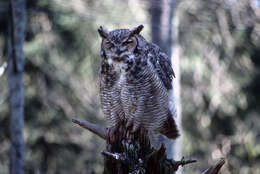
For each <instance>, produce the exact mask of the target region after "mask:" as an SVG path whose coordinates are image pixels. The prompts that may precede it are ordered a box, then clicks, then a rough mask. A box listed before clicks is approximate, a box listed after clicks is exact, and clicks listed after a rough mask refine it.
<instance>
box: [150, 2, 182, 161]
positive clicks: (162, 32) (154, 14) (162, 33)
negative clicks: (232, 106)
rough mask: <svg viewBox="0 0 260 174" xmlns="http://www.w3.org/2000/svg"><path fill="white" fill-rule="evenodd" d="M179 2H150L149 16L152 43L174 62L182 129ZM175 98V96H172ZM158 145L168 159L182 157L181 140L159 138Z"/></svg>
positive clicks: (176, 93)
mask: <svg viewBox="0 0 260 174" xmlns="http://www.w3.org/2000/svg"><path fill="white" fill-rule="evenodd" d="M177 1H178V0H150V3H149V4H150V6H149V9H148V11H149V14H150V19H151V33H152V42H153V43H155V44H157V45H158V46H159V47H160V48H161V49H162V50H163V51H164V52H165V53H166V54H167V55H168V56H169V57H170V58H171V60H172V64H173V69H174V72H175V75H176V78H175V79H174V84H173V85H174V95H175V96H174V97H175V101H176V107H177V114H178V116H177V118H175V120H176V121H177V124H178V127H179V129H181V123H180V120H181V112H180V110H181V103H180V71H179V56H178V54H179V51H178V43H177V40H178V39H177V37H178V30H177V29H178V25H177V21H175V20H174V13H175V9H176V6H177ZM172 97H173V96H172ZM158 141H159V142H157V143H156V144H160V143H162V142H163V143H164V144H165V145H166V149H167V156H168V157H171V158H172V157H174V159H176V157H177V158H178V157H179V156H180V152H181V148H180V138H179V139H178V140H177V141H175V142H173V141H170V140H168V139H166V138H164V137H162V136H160V137H159V138H158Z"/></svg>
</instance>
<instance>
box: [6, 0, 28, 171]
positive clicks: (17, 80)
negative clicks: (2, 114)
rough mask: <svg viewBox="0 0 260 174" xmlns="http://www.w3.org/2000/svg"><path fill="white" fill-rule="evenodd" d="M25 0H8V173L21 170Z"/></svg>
mask: <svg viewBox="0 0 260 174" xmlns="http://www.w3.org/2000/svg"><path fill="white" fill-rule="evenodd" d="M25 24H26V17H25V0H10V8H9V33H8V57H9V60H8V91H9V105H10V139H11V140H10V143H11V145H10V154H9V155H10V166H9V167H10V168H9V170H10V174H23V173H24V139H23V127H24V118H23V117H24V116H23V114H24V87H23V57H24V53H23V43H24V39H25Z"/></svg>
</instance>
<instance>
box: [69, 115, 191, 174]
mask: <svg viewBox="0 0 260 174" xmlns="http://www.w3.org/2000/svg"><path fill="white" fill-rule="evenodd" d="M73 122H74V123H76V124H78V125H80V126H81V127H83V128H85V129H87V130H89V131H91V132H93V133H94V134H96V135H98V136H100V137H101V138H104V139H106V143H107V145H106V150H105V151H103V152H102V155H103V156H104V161H105V162H104V174H115V173H120V174H135V173H140V174H145V173H147V174H148V173H149V174H170V173H173V172H175V171H177V170H178V168H179V166H184V165H186V164H190V163H194V162H196V159H189V158H182V159H181V160H180V161H174V160H172V159H168V158H167V156H166V152H165V147H164V146H163V145H162V146H161V147H160V148H159V149H154V148H153V147H152V146H151V144H150V140H149V136H148V132H147V131H146V130H145V129H143V128H140V129H139V130H138V131H136V132H134V133H132V132H131V131H130V130H131V129H130V130H129V129H128V128H126V127H125V124H124V123H122V124H121V125H120V126H118V127H112V128H110V129H107V130H106V129H105V128H103V127H101V126H98V125H95V124H93V123H89V122H87V121H81V120H78V119H73Z"/></svg>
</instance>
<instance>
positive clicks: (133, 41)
mask: <svg viewBox="0 0 260 174" xmlns="http://www.w3.org/2000/svg"><path fill="white" fill-rule="evenodd" d="M124 45H126V46H127V48H128V49H132V48H134V47H135V46H136V45H137V41H136V38H135V37H134V36H133V37H131V38H129V39H128V40H127V41H125V42H124Z"/></svg>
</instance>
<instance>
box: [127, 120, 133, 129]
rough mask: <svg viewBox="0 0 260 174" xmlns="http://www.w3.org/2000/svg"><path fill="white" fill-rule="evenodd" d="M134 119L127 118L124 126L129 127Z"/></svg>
mask: <svg viewBox="0 0 260 174" xmlns="http://www.w3.org/2000/svg"><path fill="white" fill-rule="evenodd" d="M133 123H134V120H133V119H128V120H127V122H126V128H127V129H130V128H131V127H132V126H133Z"/></svg>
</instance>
